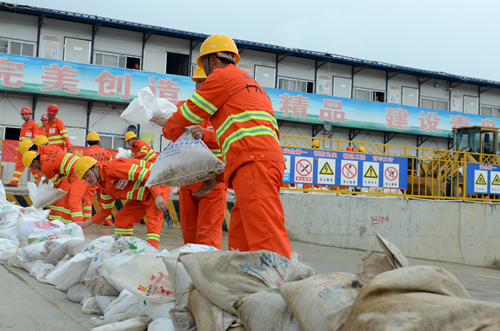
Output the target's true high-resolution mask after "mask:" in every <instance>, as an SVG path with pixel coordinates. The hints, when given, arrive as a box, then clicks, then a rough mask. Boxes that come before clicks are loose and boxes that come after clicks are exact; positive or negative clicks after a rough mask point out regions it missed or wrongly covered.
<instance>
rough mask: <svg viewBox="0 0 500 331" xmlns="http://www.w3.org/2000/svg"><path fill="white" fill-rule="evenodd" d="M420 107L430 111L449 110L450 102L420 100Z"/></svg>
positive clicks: (428, 99)
mask: <svg viewBox="0 0 500 331" xmlns="http://www.w3.org/2000/svg"><path fill="white" fill-rule="evenodd" d="M420 107H422V108H429V109H439V110H448V101H444V100H437V99H430V98H420Z"/></svg>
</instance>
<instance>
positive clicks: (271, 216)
mask: <svg viewBox="0 0 500 331" xmlns="http://www.w3.org/2000/svg"><path fill="white" fill-rule="evenodd" d="M206 118H210V121H211V122H212V124H213V126H214V128H215V131H216V135H217V141H218V142H219V146H221V150H222V154H223V156H224V163H225V169H224V178H225V180H224V181H225V183H226V184H227V186H228V187H229V188H234V191H235V193H236V197H237V202H236V204H235V206H234V208H233V210H232V214H231V224H230V229H229V248H230V249H231V248H233V249H239V250H240V251H256V250H261V249H266V250H270V251H274V252H276V253H278V254H281V255H283V256H285V257H287V258H288V257H290V254H291V253H292V249H291V246H290V241H289V239H288V233H287V231H286V229H285V217H284V213H283V206H282V204H281V200H280V198H279V190H280V186H281V181H282V179H283V175H284V171H285V161H284V159H283V153H282V151H281V147H280V144H279V129H278V124H277V122H276V118H275V116H274V113H273V108H272V105H271V101H270V99H269V96H268V95H267V93H266V91H265V90H264V89H263V88H262V87H261V86H260V85H259V84H258V83H257V82H256V81H255V80H254V79H253V78H252V77H251V76H250V75H248V74H247V73H246V72H245V71H243V70H241V69H239V68H237V67H236V66H234V65H232V64H230V65H228V66H227V67H225V68H219V69H215V70H213V72H211V73H210V75H209V76H208V78H207V80H206V81H205V82H204V83H203V85H202V86H201V87H200V89H199V90H197V91H196V93H194V95H193V96H192V97H191V98H190V99H189V100H188V101H187V102H186V103H184V104H183V105H182V106H181V107H180V111H178V112H175V113H174V114H173V115H172V116H171V117H170V118H169V119H168V120H167V126H169V127H186V126H190V125H196V124H200V123H201V122H203V120H204V119H206Z"/></svg>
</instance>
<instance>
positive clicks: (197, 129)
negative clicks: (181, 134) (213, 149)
mask: <svg viewBox="0 0 500 331" xmlns="http://www.w3.org/2000/svg"><path fill="white" fill-rule="evenodd" d="M190 129H191V134H192V135H193V138H194V139H203V128H202V127H201V126H199V125H194V126H192V127H190Z"/></svg>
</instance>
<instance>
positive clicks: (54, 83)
mask: <svg viewBox="0 0 500 331" xmlns="http://www.w3.org/2000/svg"><path fill="white" fill-rule="evenodd" d="M42 68H43V70H44V74H45V75H43V76H42V79H47V80H42V84H49V85H50V86H41V87H40V90H42V91H53V90H57V89H62V90H64V91H66V92H69V93H71V94H78V90H75V89H72V88H71V87H76V83H78V82H79V80H78V79H76V75H77V74H78V70H71V68H72V67H70V66H64V67H62V68H60V67H59V66H58V65H57V64H51V65H50V66H48V67H42Z"/></svg>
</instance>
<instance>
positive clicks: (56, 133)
mask: <svg viewBox="0 0 500 331" xmlns="http://www.w3.org/2000/svg"><path fill="white" fill-rule="evenodd" d="M44 130H45V133H46V136H47V139H49V145H56V146H57V147H59V148H60V149H62V150H64V145H66V149H71V143H70V142H69V137H68V132H67V131H66V127H65V126H64V123H63V121H61V120H60V119H58V118H54V119H53V121H52V124H50V120H48V121H45V126H44Z"/></svg>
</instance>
